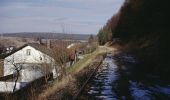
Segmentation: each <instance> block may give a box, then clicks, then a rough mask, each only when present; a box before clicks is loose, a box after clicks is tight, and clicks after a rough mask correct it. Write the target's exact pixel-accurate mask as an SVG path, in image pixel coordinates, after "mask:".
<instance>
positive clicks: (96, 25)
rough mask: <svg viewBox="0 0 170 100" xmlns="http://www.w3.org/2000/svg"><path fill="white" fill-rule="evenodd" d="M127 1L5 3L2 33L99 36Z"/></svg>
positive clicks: (19, 0) (2, 5) (3, 0)
mask: <svg viewBox="0 0 170 100" xmlns="http://www.w3.org/2000/svg"><path fill="white" fill-rule="evenodd" d="M123 2H124V0H107V1H105V0H45V1H44V0H36V1H35V0H1V1H0V21H1V24H0V33H1V34H3V33H22V32H52V33H68V34H69V33H71V34H97V32H98V31H99V29H100V28H102V27H103V26H104V25H105V23H106V22H107V20H108V19H109V18H111V17H112V16H113V15H114V14H116V13H117V12H118V11H119V9H120V7H121V6H122V4H123Z"/></svg>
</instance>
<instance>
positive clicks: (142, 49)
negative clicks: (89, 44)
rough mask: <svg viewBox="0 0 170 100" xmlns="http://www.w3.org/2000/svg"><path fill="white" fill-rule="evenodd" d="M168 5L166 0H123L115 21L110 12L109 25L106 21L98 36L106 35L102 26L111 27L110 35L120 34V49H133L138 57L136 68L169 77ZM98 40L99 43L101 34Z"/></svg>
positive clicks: (131, 51)
mask: <svg viewBox="0 0 170 100" xmlns="http://www.w3.org/2000/svg"><path fill="white" fill-rule="evenodd" d="M169 9H170V6H169V3H168V0H125V3H124V5H123V6H122V8H121V9H120V11H119V13H118V14H117V15H116V19H117V20H116V21H115V16H113V17H112V18H111V19H110V20H109V21H108V22H107V23H110V24H111V26H109V25H108V24H106V26H104V27H103V28H102V29H101V30H100V32H99V34H98V36H101V35H107V34H105V32H106V31H105V30H104V29H106V28H107V29H108V30H109V31H110V30H111V33H110V35H112V39H114V38H119V39H120V40H121V41H122V42H123V43H124V46H123V49H122V50H123V51H124V52H130V53H133V54H135V55H136V56H137V57H138V58H139V59H140V61H141V65H140V66H138V69H140V70H139V71H142V72H144V73H145V74H151V73H153V74H156V75H159V76H161V77H162V78H168V77H166V76H169V75H170V61H169V59H170V42H169V41H170V25H169V24H170V20H169V19H170V16H169ZM113 19H114V20H113ZM108 27H109V28H108ZM107 36H108V35H107ZM106 40H107V39H106ZM99 42H100V43H101V41H100V37H99ZM101 44H102V43H101ZM169 79H170V78H169Z"/></svg>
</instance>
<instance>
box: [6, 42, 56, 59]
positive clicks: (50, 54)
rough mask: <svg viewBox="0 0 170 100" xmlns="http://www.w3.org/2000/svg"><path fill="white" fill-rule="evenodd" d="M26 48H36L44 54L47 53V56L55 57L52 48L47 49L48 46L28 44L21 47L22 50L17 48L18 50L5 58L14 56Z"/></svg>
mask: <svg viewBox="0 0 170 100" xmlns="http://www.w3.org/2000/svg"><path fill="white" fill-rule="evenodd" d="M26 46H31V47H33V48H35V49H36V50H38V51H41V52H42V53H45V54H47V55H48V56H50V57H53V51H52V50H51V49H50V48H47V47H46V46H43V45H41V44H38V43H28V44H25V45H23V46H21V47H20V48H17V49H16V50H14V51H12V52H11V53H9V54H7V55H6V56H5V57H8V56H10V55H12V54H14V53H15V52H17V51H19V50H21V49H23V48H24V47H26ZM5 57H4V58H5Z"/></svg>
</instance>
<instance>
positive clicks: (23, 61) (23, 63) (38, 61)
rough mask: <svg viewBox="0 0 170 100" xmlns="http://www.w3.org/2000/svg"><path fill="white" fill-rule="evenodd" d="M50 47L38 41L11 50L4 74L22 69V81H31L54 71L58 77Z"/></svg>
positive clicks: (5, 62) (7, 57)
mask: <svg viewBox="0 0 170 100" xmlns="http://www.w3.org/2000/svg"><path fill="white" fill-rule="evenodd" d="M52 56H53V52H52V50H51V49H50V48H47V47H46V46H42V45H40V44H36V43H30V44H26V45H24V46H22V47H20V48H18V49H16V50H15V51H13V52H11V53H10V54H9V55H8V56H6V57H5V59H4V76H6V75H10V74H14V73H16V68H18V69H19V70H20V78H19V79H20V82H30V81H33V80H35V79H37V78H39V77H42V76H44V75H45V74H48V73H49V72H52V73H53V77H54V78H56V77H57V73H56V70H57V69H56V68H57V66H56V63H55V61H54V59H53V57H52Z"/></svg>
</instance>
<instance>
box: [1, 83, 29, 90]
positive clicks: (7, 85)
mask: <svg viewBox="0 0 170 100" xmlns="http://www.w3.org/2000/svg"><path fill="white" fill-rule="evenodd" d="M14 85H15V82H3V81H0V92H13V88H14ZM26 85H27V83H20V82H17V83H16V89H15V91H17V90H19V89H21V88H23V87H25V86H26Z"/></svg>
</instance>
